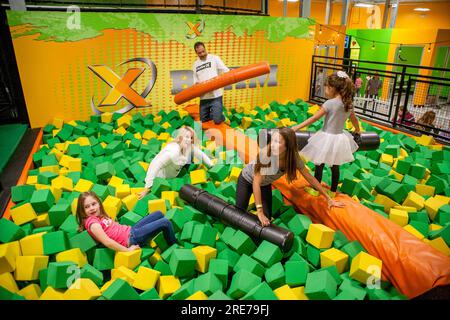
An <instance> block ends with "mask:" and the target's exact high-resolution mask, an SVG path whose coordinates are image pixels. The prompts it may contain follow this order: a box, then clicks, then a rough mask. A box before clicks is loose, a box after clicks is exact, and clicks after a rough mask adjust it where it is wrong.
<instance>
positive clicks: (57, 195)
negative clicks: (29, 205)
mask: <svg viewBox="0 0 450 320" xmlns="http://www.w3.org/2000/svg"><path fill="white" fill-rule="evenodd" d="M50 191H51V192H52V194H53V196H54V197H55V202H58V201H59V199H61V196H62V192H63V191H62V189H60V188H55V187H50Z"/></svg>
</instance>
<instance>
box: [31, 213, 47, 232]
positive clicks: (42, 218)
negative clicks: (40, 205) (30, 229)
mask: <svg viewBox="0 0 450 320" xmlns="http://www.w3.org/2000/svg"><path fill="white" fill-rule="evenodd" d="M32 223H33V226H34V227H35V228H40V227H46V226H49V225H50V219H49V217H48V213H43V214H40V215H38V216H37V218H36V220H34V221H33V222H32Z"/></svg>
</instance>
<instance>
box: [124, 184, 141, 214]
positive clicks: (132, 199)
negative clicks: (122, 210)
mask: <svg viewBox="0 0 450 320" xmlns="http://www.w3.org/2000/svg"><path fill="white" fill-rule="evenodd" d="M130 192H131V189H130ZM138 200H139V197H138V196H137V195H136V194H135V193H131V194H130V195H128V196H126V197H125V198H123V199H122V203H123V204H124V205H125V207H126V208H127V210H128V211H131V210H133V208H134V206H135V205H136V203H137V202H138Z"/></svg>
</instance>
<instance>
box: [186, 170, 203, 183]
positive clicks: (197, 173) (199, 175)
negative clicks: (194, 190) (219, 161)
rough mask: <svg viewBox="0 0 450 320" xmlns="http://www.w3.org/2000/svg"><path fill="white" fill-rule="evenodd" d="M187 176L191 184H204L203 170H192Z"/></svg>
mask: <svg viewBox="0 0 450 320" xmlns="http://www.w3.org/2000/svg"><path fill="white" fill-rule="evenodd" d="M189 175H190V177H191V183H192V184H199V183H206V180H207V177H206V171H205V170H193V171H191V172H190V174H189Z"/></svg>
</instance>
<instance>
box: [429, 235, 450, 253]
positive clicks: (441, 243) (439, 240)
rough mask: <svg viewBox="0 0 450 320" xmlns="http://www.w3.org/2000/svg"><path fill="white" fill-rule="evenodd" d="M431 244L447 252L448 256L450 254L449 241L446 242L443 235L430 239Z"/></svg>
mask: <svg viewBox="0 0 450 320" xmlns="http://www.w3.org/2000/svg"><path fill="white" fill-rule="evenodd" d="M429 244H430V245H431V246H432V247H433V248H435V249H437V250H439V251H440V252H442V253H443V254H445V255H446V256H450V248H449V247H448V246H447V243H445V240H444V239H442V238H441V237H438V238H436V239H433V240H430V242H429Z"/></svg>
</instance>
